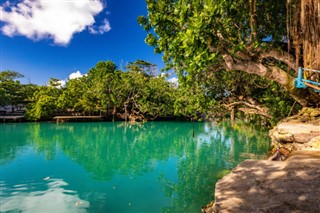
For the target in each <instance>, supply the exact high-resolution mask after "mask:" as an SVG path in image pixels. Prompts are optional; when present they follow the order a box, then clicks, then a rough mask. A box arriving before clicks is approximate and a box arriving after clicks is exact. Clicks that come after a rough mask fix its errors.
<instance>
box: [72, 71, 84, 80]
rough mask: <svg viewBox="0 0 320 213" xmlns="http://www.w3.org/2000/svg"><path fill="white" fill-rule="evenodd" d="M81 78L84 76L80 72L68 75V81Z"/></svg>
mask: <svg viewBox="0 0 320 213" xmlns="http://www.w3.org/2000/svg"><path fill="white" fill-rule="evenodd" d="M82 76H84V75H83V74H81V72H80V71H79V70H78V71H76V72H73V73H71V74H70V75H69V79H75V78H81V77H82Z"/></svg>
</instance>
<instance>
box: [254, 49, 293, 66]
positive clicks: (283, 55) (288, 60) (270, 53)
mask: <svg viewBox="0 0 320 213" xmlns="http://www.w3.org/2000/svg"><path fill="white" fill-rule="evenodd" d="M263 58H274V59H276V60H278V61H282V62H284V63H285V64H287V65H288V66H289V67H290V69H293V70H295V71H297V70H298V67H297V65H296V59H295V57H294V56H293V55H291V54H290V53H288V52H286V51H283V50H278V49H271V50H270V49H269V50H266V51H264V52H262V53H261V55H260V59H263Z"/></svg>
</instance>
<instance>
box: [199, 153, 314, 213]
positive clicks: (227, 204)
mask: <svg viewBox="0 0 320 213" xmlns="http://www.w3.org/2000/svg"><path fill="white" fill-rule="evenodd" d="M319 168H320V151H319V150H317V151H314V150H313V151H311V150H310V151H297V152H294V153H293V154H292V155H291V156H290V157H289V158H288V159H287V161H277V162H274V161H268V160H262V161H261V160H260V161H254V160H247V161H244V162H242V163H241V164H239V165H238V166H237V167H236V168H235V169H234V170H232V172H231V173H230V174H228V175H226V176H225V177H223V178H222V179H221V180H219V181H218V182H217V184H216V189H215V203H214V205H213V206H211V207H208V208H206V209H204V210H203V212H221V213H224V212H226V213H233V212H235V213H242V212H243V213H248V212H255V213H259V212H270V213H271V212H272V213H280V212H281V213H289V212H299V213H303V212H319V210H320V202H319V200H320V170H319Z"/></svg>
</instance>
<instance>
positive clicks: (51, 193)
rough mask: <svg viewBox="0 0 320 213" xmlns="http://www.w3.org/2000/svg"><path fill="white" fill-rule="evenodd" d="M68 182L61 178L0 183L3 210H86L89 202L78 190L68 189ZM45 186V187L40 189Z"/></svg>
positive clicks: (0, 202)
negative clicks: (22, 182) (24, 182)
mask: <svg viewBox="0 0 320 213" xmlns="http://www.w3.org/2000/svg"><path fill="white" fill-rule="evenodd" d="M67 185H68V183H66V182H65V181H63V180H61V179H50V180H47V181H46V180H44V181H43V183H42V184H41V183H28V184H17V185H14V186H13V187H10V186H7V184H6V183H5V182H3V181H2V182H1V183H0V187H1V194H0V198H1V199H0V206H1V212H21V211H23V212H32V213H34V212H86V210H87V208H88V207H89V202H88V201H85V200H81V199H80V198H79V196H78V195H77V192H76V191H73V190H66V189H65V188H64V187H65V186H67ZM40 188H45V189H42V190H41V189H40Z"/></svg>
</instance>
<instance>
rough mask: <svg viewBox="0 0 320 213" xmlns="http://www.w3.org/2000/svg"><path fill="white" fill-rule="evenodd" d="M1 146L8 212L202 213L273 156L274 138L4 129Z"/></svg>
mask: <svg viewBox="0 0 320 213" xmlns="http://www.w3.org/2000/svg"><path fill="white" fill-rule="evenodd" d="M193 136H194V137H193ZM0 142H1V150H0V152H1V157H0V158H1V159H0V166H1V167H0V169H1V170H0V172H1V174H0V175H1V176H0V189H1V191H0V205H1V209H0V210H1V212H10V211H13V212H21V211H22V212H116V213H118V212H133V213H135V212H201V206H203V205H206V204H207V203H209V202H210V201H211V200H212V199H213V192H214V185H215V183H216V181H217V180H218V179H219V178H221V177H222V176H223V175H224V174H226V173H227V172H229V171H230V170H231V169H232V168H234V167H235V166H236V165H237V164H238V163H239V162H241V161H242V160H244V159H248V158H254V159H259V158H264V157H265V153H266V152H267V151H268V149H269V138H268V134H267V132H261V131H255V130H253V129H251V128H249V127H248V126H241V125H240V126H239V125H237V126H236V127H235V128H234V129H231V128H230V126H229V124H227V123H224V124H221V125H218V126H217V125H214V124H211V123H188V122H147V123H144V124H128V123H124V122H115V123H108V122H103V123H102V122H101V123H63V124H52V123H51V124H50V123H22V124H1V125H0Z"/></svg>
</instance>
